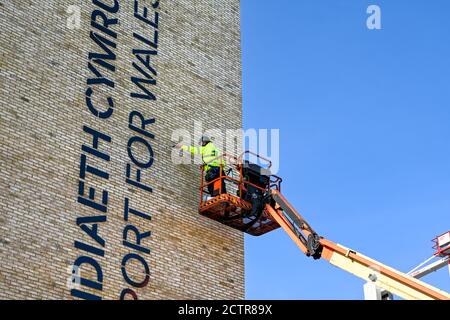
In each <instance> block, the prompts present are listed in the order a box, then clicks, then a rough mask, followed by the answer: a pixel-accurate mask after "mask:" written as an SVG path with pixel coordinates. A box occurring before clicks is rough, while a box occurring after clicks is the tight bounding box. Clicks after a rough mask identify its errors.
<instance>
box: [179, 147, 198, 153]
mask: <svg viewBox="0 0 450 320" xmlns="http://www.w3.org/2000/svg"><path fill="white" fill-rule="evenodd" d="M180 149H181V150H183V151H188V152H190V153H191V154H193V155H196V154H200V152H199V150H198V149H199V148H197V147H193V146H183V145H182V146H180Z"/></svg>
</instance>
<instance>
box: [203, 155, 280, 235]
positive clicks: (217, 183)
mask: <svg viewBox="0 0 450 320" xmlns="http://www.w3.org/2000/svg"><path fill="white" fill-rule="evenodd" d="M246 155H253V156H255V157H256V158H258V159H260V160H262V161H265V162H267V165H266V167H263V166H260V165H258V164H255V163H251V162H250V161H248V160H244V157H245V156H246ZM216 159H220V160H224V161H220V163H225V164H222V165H221V166H220V174H219V176H218V177H217V178H216V179H214V180H212V181H209V182H206V181H205V173H204V171H203V168H202V175H201V183H200V206H199V213H200V214H201V215H203V216H205V217H208V218H210V219H213V220H216V221H218V222H220V223H223V224H225V225H227V226H230V227H232V228H234V229H237V230H240V231H243V232H246V233H248V234H251V235H254V236H259V235H262V234H265V233H267V232H270V231H272V230H275V229H277V228H279V227H280V226H279V224H278V223H277V222H276V221H275V220H274V218H273V217H272V216H271V215H270V214H269V213H267V212H266V211H265V210H264V203H266V202H267V201H271V197H270V191H271V190H273V189H275V190H278V191H280V187H281V181H282V179H281V178H280V177H278V176H276V175H273V174H271V172H270V168H271V166H272V163H271V161H270V160H268V159H266V158H264V157H261V156H260V155H257V154H255V153H252V152H250V151H246V152H244V153H243V154H242V155H241V156H240V157H238V158H236V157H232V156H229V155H226V154H224V155H221V156H219V157H217V158H215V159H213V160H212V161H214V160H216ZM211 186H212V188H211ZM208 187H209V188H208ZM224 187H225V188H224ZM208 189H212V190H213V192H212V194H210V192H209V191H208ZM224 189H226V190H224Z"/></svg>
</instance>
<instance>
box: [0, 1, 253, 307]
mask: <svg viewBox="0 0 450 320" xmlns="http://www.w3.org/2000/svg"><path fill="white" fill-rule="evenodd" d="M103 2H104V3H108V4H111V3H112V2H113V1H112V0H108V1H107V0H103ZM152 2H155V1H150V0H147V1H144V0H140V1H139V3H140V6H141V7H143V6H144V5H147V6H150V4H151V3H152ZM133 3H134V1H131V0H126V1H125V0H121V1H120V11H119V13H118V14H117V15H116V16H117V18H118V19H119V21H120V25H117V26H113V27H112V29H113V30H115V31H116V32H117V34H118V37H117V40H116V41H115V42H116V43H117V49H116V50H115V52H116V54H117V60H116V61H114V65H115V66H116V71H115V72H114V73H112V72H106V71H105V73H106V74H107V75H108V76H109V77H110V78H112V79H113V80H114V81H115V88H114V89H113V90H111V89H110V88H102V87H100V86H98V88H96V94H97V95H99V96H101V95H102V94H110V95H111V94H112V96H113V98H114V99H115V108H114V113H113V115H112V116H111V117H110V118H109V119H105V120H102V119H99V118H97V117H94V116H93V115H92V113H91V112H90V111H89V110H88V108H87V107H86V103H85V91H86V89H87V84H86V79H87V78H88V77H89V76H91V75H92V74H91V72H90V71H89V69H88V67H87V64H88V52H90V51H94V52H100V51H99V50H98V46H96V45H95V43H94V42H93V41H92V40H91V39H90V38H89V31H90V30H91V26H90V15H91V12H92V10H93V9H94V7H95V5H94V4H93V2H92V1H70V0H46V1H35V0H0V26H1V30H0V44H1V47H0V48H1V49H0V50H1V51H0V103H1V109H0V157H1V161H0V212H1V215H0V298H1V299H71V298H72V297H71V295H70V290H69V289H68V288H67V285H66V283H67V278H68V277H69V276H70V274H69V273H68V270H67V268H68V267H69V266H70V265H72V264H73V262H74V261H75V259H76V258H77V257H78V256H81V255H83V251H81V250H79V249H76V248H75V247H74V241H75V240H79V241H83V242H85V243H87V244H90V245H96V246H97V247H98V245H97V244H96V243H95V241H93V240H92V238H90V237H89V236H87V235H86V234H85V233H84V232H83V231H81V230H80V228H79V227H78V226H77V225H76V222H75V219H76V218H77V217H80V216H86V217H88V216H95V215H97V214H99V212H96V211H95V210H93V209H92V208H90V207H87V206H84V205H82V204H80V203H78V202H77V196H78V183H79V174H80V155H81V154H83V152H82V150H81V146H82V145H83V144H88V143H89V141H91V140H92V138H90V137H89V135H88V134H86V133H84V132H83V129H82V128H83V126H84V125H86V126H89V127H91V128H95V129H96V130H99V131H102V132H104V133H105V134H107V135H109V136H110V137H111V138H112V142H111V143H110V144H103V145H102V148H104V149H103V151H105V152H107V153H108V154H109V155H110V156H111V161H110V162H108V163H106V162H102V161H99V160H98V159H95V158H93V157H90V158H88V162H89V163H90V164H92V165H95V166H97V167H98V168H101V169H102V170H105V171H107V172H108V173H109V175H110V176H109V180H107V181H106V180H104V179H101V178H96V177H93V176H92V177H90V178H89V184H90V185H94V186H96V187H98V188H99V190H97V192H98V193H100V192H101V188H105V189H107V190H108V192H109V203H108V212H107V213H106V215H107V222H104V223H100V224H99V231H98V233H99V234H100V236H101V237H103V238H104V239H105V241H106V245H105V248H104V249H105V255H104V257H98V256H95V255H92V254H88V255H89V256H92V257H95V259H96V260H97V261H98V262H99V263H100V265H101V267H102V270H103V274H104V279H103V290H102V291H101V292H100V291H98V290H86V291H89V292H92V293H94V294H98V295H101V296H102V297H103V298H104V299H118V298H119V295H120V292H121V290H122V289H123V288H128V287H130V288H131V286H130V285H127V284H126V283H125V281H124V279H123V276H122V272H121V261H122V258H123V257H124V255H125V254H126V253H128V252H133V250H131V249H128V248H126V247H124V246H123V245H122V233H123V228H124V227H125V226H126V225H127V222H125V221H124V219H123V211H124V198H125V197H129V198H130V201H131V202H132V206H133V207H134V208H135V209H138V210H141V211H143V212H146V213H147V214H151V215H152V220H151V221H147V220H144V219H137V218H136V217H133V218H131V219H130V221H129V222H130V223H132V224H133V225H135V226H136V227H138V228H139V230H140V231H141V232H145V231H151V233H152V234H151V237H150V238H146V239H144V240H143V244H144V245H145V246H146V247H149V248H150V249H151V253H150V254H149V255H146V254H142V256H143V257H144V258H145V260H146V261H147V262H148V264H149V266H150V273H151V276H150V281H149V283H148V285H147V286H146V287H144V288H133V289H134V290H135V291H136V293H137V294H138V296H139V298H140V299H178V298H186V299H190V298H195V299H197V298H198V299H203V298H212V299H234V298H237V299H241V298H243V296H244V279H243V277H244V270H243V269H244V261H243V235H242V234H241V233H240V232H237V231H235V230H232V229H230V228H227V227H223V226H222V225H220V224H218V223H216V222H215V221H212V220H208V219H207V218H204V217H201V216H199V215H198V213H197V206H198V187H199V172H198V167H197V166H195V165H184V166H176V165H174V164H172V163H171V160H170V147H169V145H170V144H171V142H170V137H171V133H172V130H174V129H176V128H186V129H189V130H192V127H193V122H194V120H202V121H203V124H204V128H205V129H208V128H220V129H226V128H232V129H233V128H234V129H236V128H240V127H241V103H242V101H241V62H240V30H239V1H238V0H194V1H193V0H162V1H160V8H159V9H158V11H159V13H160V21H159V47H158V56H157V58H156V59H154V60H153V61H152V65H153V66H154V67H155V68H156V69H157V71H158V76H157V84H156V86H152V88H151V90H152V91H153V92H154V93H155V95H156V96H157V100H156V101H146V100H139V99H133V98H131V97H130V92H131V91H132V89H133V88H134V85H133V83H132V82H131V81H130V77H131V76H134V75H137V74H138V73H137V72H136V69H134V68H133V66H132V61H133V60H134V57H133V55H132V53H131V50H132V49H133V48H136V47H139V43H138V42H137V41H136V39H134V38H133V32H136V31H137V32H139V33H141V34H143V35H146V36H149V35H150V34H151V32H153V29H151V28H149V26H148V25H145V24H144V23H142V22H140V21H139V20H137V19H136V18H134V17H133ZM69 5H79V6H80V7H81V13H82V15H81V18H82V20H81V29H79V30H70V29H68V28H67V27H66V19H67V16H68V14H67V13H66V9H67V7H68V6H69ZM149 11H151V12H153V11H152V10H149ZM98 101H100V100H98ZM132 110H138V111H139V112H142V113H143V114H144V115H145V116H146V117H148V118H150V117H154V118H156V123H155V124H153V125H151V129H150V130H151V132H152V133H153V134H155V136H156V137H155V139H154V140H153V141H151V143H152V147H153V151H154V155H155V160H154V163H153V165H152V167H151V168H150V169H148V170H146V171H145V172H143V174H142V175H143V181H144V182H145V183H147V184H150V185H151V186H152V187H153V193H148V192H145V191H143V190H139V189H137V188H135V187H133V186H130V185H127V184H126V183H125V169H126V164H127V163H129V162H130V160H129V158H128V155H127V142H128V139H129V138H130V137H131V136H132V135H133V133H132V132H131V131H130V129H129V128H128V117H129V113H130V112H131V111H132ZM143 151H145V149H142V150H141V149H139V148H138V150H137V151H136V152H137V153H136V154H138V153H139V154H140V155H141V156H142V158H145V157H146V155H145V153H144V152H143ZM127 270H128V273H129V275H130V277H133V278H135V279H143V277H144V275H143V271H142V267H141V265H140V264H139V263H130V264H129V265H128V266H127ZM82 276H86V277H89V276H90V277H91V278H92V271H89V270H88V269H87V268H85V270H82ZM83 289H84V288H83Z"/></svg>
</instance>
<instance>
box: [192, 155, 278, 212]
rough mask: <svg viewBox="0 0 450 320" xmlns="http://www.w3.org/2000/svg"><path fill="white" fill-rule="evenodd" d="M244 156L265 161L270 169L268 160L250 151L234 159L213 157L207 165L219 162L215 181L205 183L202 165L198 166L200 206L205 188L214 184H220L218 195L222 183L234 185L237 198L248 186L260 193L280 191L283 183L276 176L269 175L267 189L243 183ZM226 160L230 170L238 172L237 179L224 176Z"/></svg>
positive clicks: (221, 190) (225, 156)
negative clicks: (217, 175) (248, 155)
mask: <svg viewBox="0 0 450 320" xmlns="http://www.w3.org/2000/svg"><path fill="white" fill-rule="evenodd" d="M246 154H253V155H255V156H256V157H257V158H260V159H262V160H265V161H267V162H268V163H269V165H268V169H270V167H271V166H272V162H271V161H270V160H269V159H266V158H264V157H262V156H260V155H258V154H256V153H254V152H251V151H245V152H244V153H242V154H241V155H240V156H239V157H234V156H231V155H228V154H226V153H224V154H222V155H220V156H218V157H215V158H214V159H212V160H210V161H209V162H208V163H210V162H213V161H215V160H220V174H219V177H217V178H216V179H214V180H212V181H209V182H206V181H205V172H204V170H203V168H204V165H207V164H208V163H206V164H203V165H201V166H200V170H201V180H200V206H201V205H202V204H203V203H204V202H205V201H203V194H204V193H205V188H207V187H208V186H209V185H214V183H216V182H220V191H219V192H220V194H223V189H222V186H223V184H222V181H223V182H224V183H225V181H228V182H231V183H234V184H236V185H237V186H238V190H239V196H240V195H242V194H243V191H245V190H246V189H247V188H248V186H252V187H254V188H256V189H259V190H261V191H262V192H266V191H269V190H271V189H274V190H278V191H280V190H281V182H282V181H283V180H282V179H281V178H280V177H278V176H276V175H270V181H269V185H268V187H267V188H262V187H260V186H257V185H255V184H253V183H251V182H249V181H244V177H243V174H242V169H243V158H244V156H245V155H246ZM227 160H228V161H229V163H230V164H231V170H233V169H234V170H236V171H237V172H238V175H239V179H236V178H234V177H230V176H229V175H228V174H226V173H225V172H224V165H223V163H225V166H226V164H227Z"/></svg>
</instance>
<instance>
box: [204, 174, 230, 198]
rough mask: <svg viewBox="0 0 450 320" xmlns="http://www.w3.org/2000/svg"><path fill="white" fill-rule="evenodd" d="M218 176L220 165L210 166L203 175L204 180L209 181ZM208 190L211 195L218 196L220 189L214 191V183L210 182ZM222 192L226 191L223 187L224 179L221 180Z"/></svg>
mask: <svg viewBox="0 0 450 320" xmlns="http://www.w3.org/2000/svg"><path fill="white" fill-rule="evenodd" d="M218 177H220V167H211V168H210V169H209V170H208V171H207V172H206V175H205V180H206V182H211V181H213V180H214V179H217V178H218ZM208 192H209V194H210V195H211V196H212V197H215V196H218V195H219V192H220V190H216V191H215V192H214V183H211V184H209V185H208ZM222 193H227V190H226V188H225V181H224V180H222Z"/></svg>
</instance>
